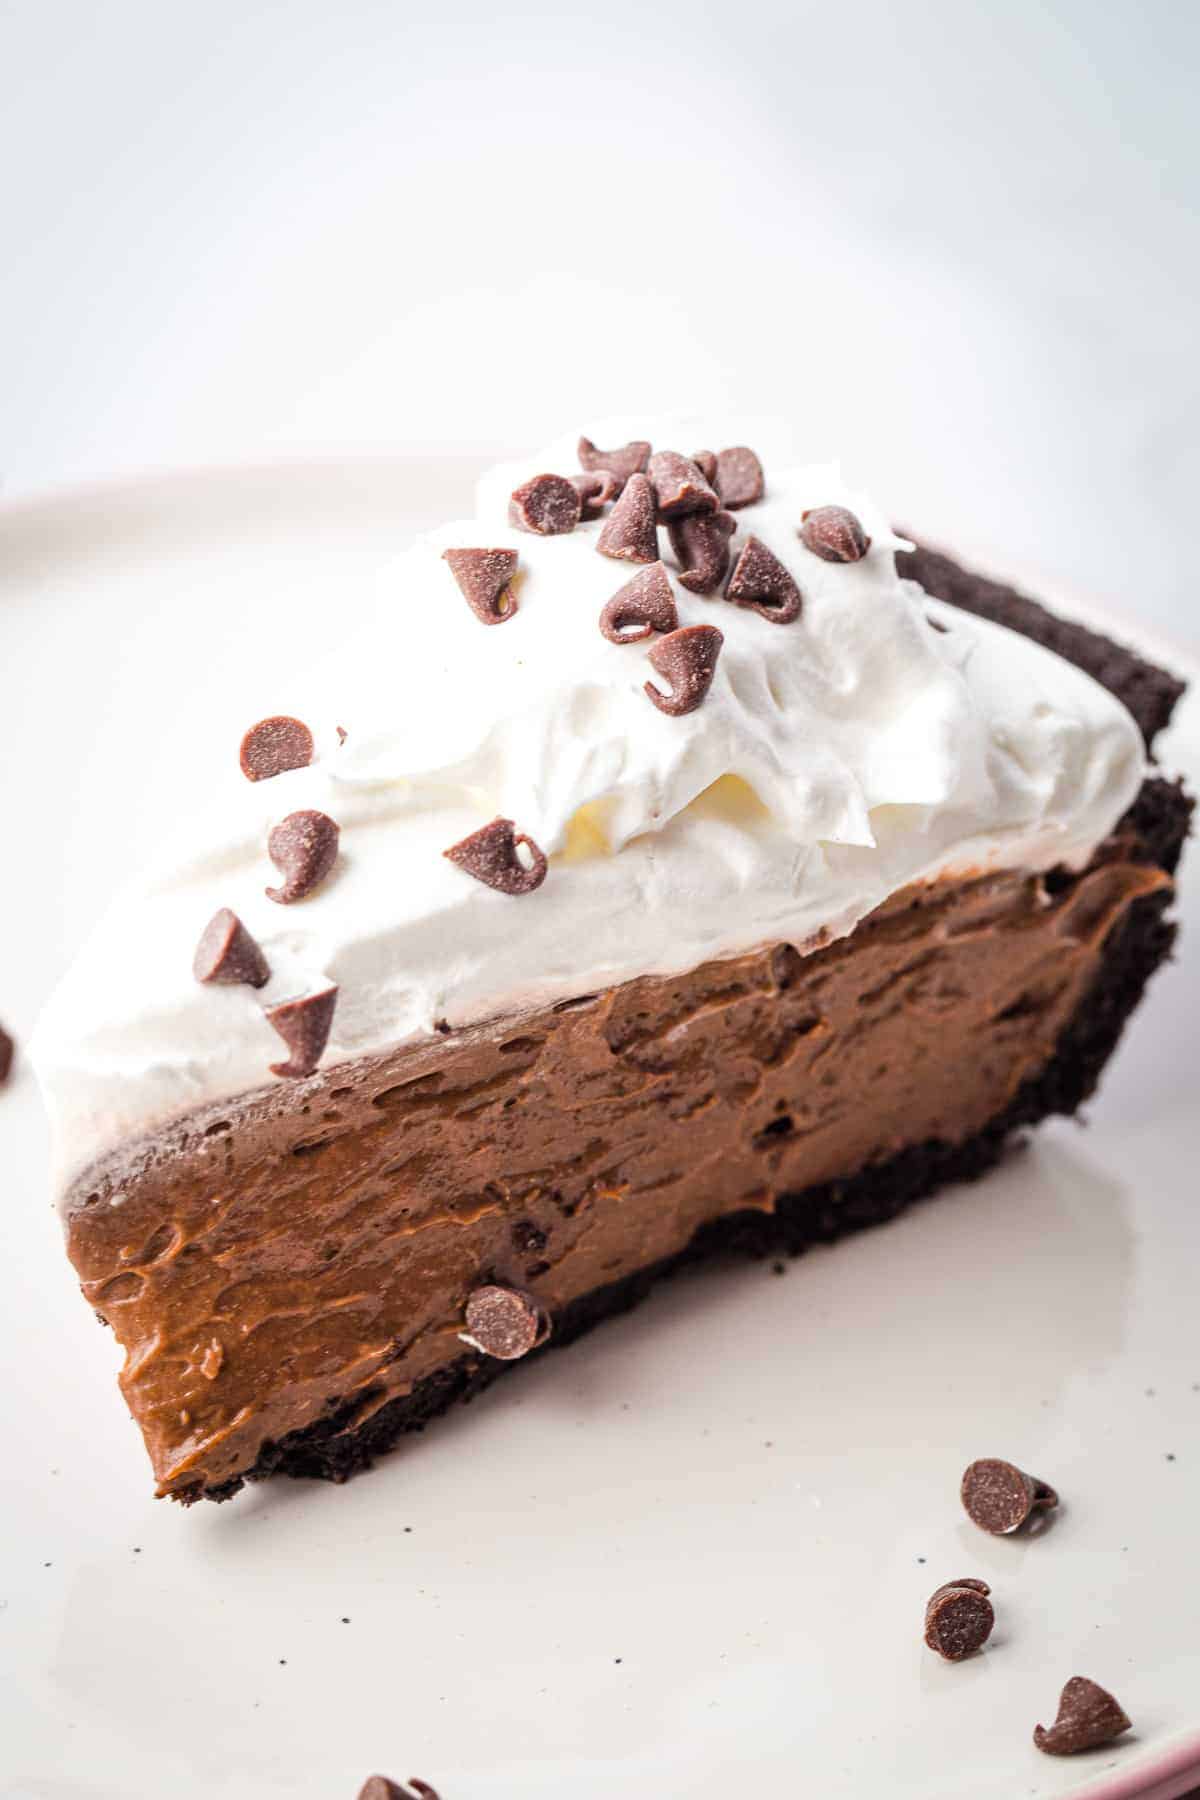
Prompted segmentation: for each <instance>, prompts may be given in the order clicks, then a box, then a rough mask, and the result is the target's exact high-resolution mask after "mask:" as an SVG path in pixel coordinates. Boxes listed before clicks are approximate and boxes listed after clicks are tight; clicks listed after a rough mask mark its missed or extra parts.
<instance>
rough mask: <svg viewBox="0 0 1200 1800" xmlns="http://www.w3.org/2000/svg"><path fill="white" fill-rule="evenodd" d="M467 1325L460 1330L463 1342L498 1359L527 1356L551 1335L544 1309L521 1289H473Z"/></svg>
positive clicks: (468, 1307)
mask: <svg viewBox="0 0 1200 1800" xmlns="http://www.w3.org/2000/svg"><path fill="white" fill-rule="evenodd" d="M466 1327H467V1329H466V1330H465V1331H462V1332H460V1333H459V1336H460V1337H461V1338H462V1339H463V1341H464V1343H468V1344H471V1345H472V1346H473V1347H474V1348H475V1349H476V1350H482V1351H483V1353H484V1355H485V1356H495V1357H497V1358H499V1360H500V1361H501V1362H514V1361H515V1360H516V1358H517V1357H518V1356H527V1355H528V1354H529V1352H530V1351H531V1350H536V1349H537V1347H538V1345H539V1344H544V1343H545V1341H546V1339H547V1338H548V1337H549V1335H550V1321H549V1319H548V1318H547V1316H546V1314H545V1312H544V1311H543V1310H542V1308H541V1307H540V1306H539V1305H538V1303H537V1301H536V1300H535V1299H534V1298H533V1296H532V1294H526V1293H523V1292H522V1291H521V1289H520V1288H508V1287H497V1286H489V1287H479V1288H476V1289H475V1292H474V1293H473V1294H472V1295H471V1298H470V1299H469V1300H468V1301H467V1312H466Z"/></svg>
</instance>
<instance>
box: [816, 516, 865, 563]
mask: <svg viewBox="0 0 1200 1800" xmlns="http://www.w3.org/2000/svg"><path fill="white" fill-rule="evenodd" d="M800 518H801V524H800V536H801V537H802V538H803V540H804V543H805V546H806V547H807V548H808V549H809V550H811V551H812V553H813V555H814V556H819V557H821V559H822V560H823V561H824V562H840V563H848V562H859V561H861V559H862V558H863V557H864V556H865V555H866V554H867V551H868V550H869V549H870V548H871V540H870V538H869V537H868V536H867V534H866V532H865V531H864V530H863V528H862V526H861V525H860V524H859V522H858V519H857V518H856V517H855V515H854V514H853V513H852V512H851V511H850V509H849V507H847V506H814V507H812V508H810V510H809V511H808V512H806V513H802V514H801V515H800Z"/></svg>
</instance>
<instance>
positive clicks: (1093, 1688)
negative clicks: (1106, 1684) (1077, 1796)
mask: <svg viewBox="0 0 1200 1800" xmlns="http://www.w3.org/2000/svg"><path fill="white" fill-rule="evenodd" d="M1130 1723H1131V1721H1130V1720H1129V1718H1128V1716H1127V1715H1126V1713H1125V1709H1124V1708H1123V1707H1122V1706H1120V1705H1119V1704H1118V1702H1117V1701H1116V1700H1114V1699H1113V1697H1112V1695H1111V1694H1110V1693H1109V1692H1108V1690H1107V1689H1106V1688H1102V1687H1101V1686H1100V1685H1099V1683H1098V1682H1095V1681H1089V1680H1088V1678H1087V1676H1086V1675H1072V1677H1071V1679H1070V1681H1068V1682H1067V1684H1066V1686H1065V1687H1064V1688H1063V1691H1062V1693H1061V1694H1060V1695H1059V1697H1058V1716H1057V1718H1056V1719H1055V1721H1054V1723H1053V1725H1051V1727H1050V1729H1049V1730H1048V1731H1047V1729H1046V1727H1045V1726H1044V1725H1038V1726H1035V1727H1034V1733H1033V1741H1034V1743H1035V1744H1036V1745H1037V1747H1038V1749H1039V1750H1044V1751H1045V1752H1046V1755H1047V1756H1074V1755H1075V1752H1076V1751H1077V1750H1094V1749H1095V1748H1096V1746H1097V1744H1108V1743H1111V1742H1112V1740H1113V1738H1116V1737H1120V1735H1121V1733H1122V1732H1123V1731H1128V1730H1129V1727H1130Z"/></svg>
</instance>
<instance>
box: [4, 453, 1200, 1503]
mask: <svg viewBox="0 0 1200 1800" xmlns="http://www.w3.org/2000/svg"><path fill="white" fill-rule="evenodd" d="M602 442H613V440H611V439H602ZM698 446H699V447H698ZM337 599H338V604H339V605H342V606H345V602H344V599H343V597H341V596H338V597H337ZM345 610H346V611H347V612H350V611H352V610H354V609H352V608H349V607H346V608H345ZM353 625H354V629H353V631H352V632H350V633H348V638H347V642H346V644H345V646H344V648H343V649H342V650H341V651H340V652H339V653H338V654H337V655H336V656H334V657H331V658H330V659H329V660H327V661H326V662H325V663H324V664H323V665H322V666H321V667H320V668H319V669H318V670H316V671H315V672H314V677H313V683H312V687H311V692H310V695H309V698H308V701H307V703H306V705H305V707H304V708H303V709H298V711H300V712H301V713H302V716H299V717H297V716H292V715H290V714H289V715H287V716H277V715H273V714H271V712H270V705H271V695H270V693H269V692H268V691H267V690H266V688H264V694H263V712H264V717H263V718H262V719H260V720H257V721H255V720H253V719H248V720H247V721H246V726H247V730H246V735H245V737H244V739H243V740H242V742H241V743H240V744H239V743H225V742H213V743H211V744H208V745H206V746H203V747H202V753H203V754H204V756H205V757H206V758H207V759H208V762H209V764H210V765H211V786H212V809H211V814H210V815H209V816H206V817H205V818H204V819H193V820H190V821H189V822H188V825H187V828H186V831H185V833H184V835H183V837H182V839H181V840H179V841H177V842H174V843H172V844H170V845H168V846H166V847H164V848H161V849H159V850H158V852H157V854H156V857H155V860H154V864H153V866H152V867H151V868H150V869H149V870H148V871H147V872H146V874H145V875H144V876H143V877H142V878H141V879H140V880H139V882H138V883H137V884H136V885H135V886H134V887H133V888H132V889H131V890H129V891H127V892H126V893H124V894H122V895H121V896H120V897H119V898H118V899H117V900H116V901H115V902H114V904H113V907H112V910H111V911H110V913H109V915H108V917H107V918H106V919H105V920H104V921H103V922H102V923H101V925H100V927H99V929H98V931H97V933H96V935H95V937H94V939H93V940H92V942H91V944H90V946H89V947H88V949H87V950H86V952H85V954H84V955H83V957H82V958H81V960H80V962H79V963H78V965H77V966H76V967H75V969H74V970H73V971H72V972H71V973H70V974H69V975H68V977H67V979H66V980H65V982H64V984H63V986H62V987H61V989H60V991H59V993H58V994H57V996H56V998H55V999H54V1001H53V1002H52V1004H51V1006H50V1008H49V1010H48V1012H47V1015H46V1018H45V1020H44V1022H43V1025H42V1027H41V1030H40V1033H39V1037H38V1042H37V1045H36V1060H37V1063H38V1066H39V1070H40V1074H41V1079H42V1081H43V1084H44V1087H45V1091H46V1094H47V1097H48V1101H49V1104H50V1107H51V1111H52V1113H53V1116H54V1121H55V1127H56V1142H57V1146H58V1171H59V1173H58V1181H59V1188H60V1193H61V1199H62V1205H63V1209H64V1216H65V1221H66V1233H67V1243H68V1249H69V1253H70V1256H71V1259H72V1261H73V1263H74V1264H75V1267H76V1269H77V1271H78V1273H79V1276H80V1279H81V1281H82V1284H83V1291H84V1293H85V1295H86V1297H87V1299H88V1302H89V1304H90V1305H91V1306H92V1307H94V1308H95V1310H96V1312H97V1313H98V1314H99V1315H100V1316H101V1318H102V1319H104V1320H105V1321H106V1322H107V1323H108V1324H109V1325H111V1327H112V1329H113V1331H114V1332H115V1334H116V1336H117V1338H118V1340H119V1342H120V1344H121V1345H122V1347H123V1349H124V1352H125V1365H124V1370H123V1373H122V1377H121V1384H122V1388H123V1390H124V1393H125V1398H126V1400H127V1402H128V1405H129V1408H130V1410H131V1412H132V1413H133V1416H134V1418H135V1419H136V1421H137V1423H138V1425H139V1426H140V1428H141V1430H142V1433H143V1436H144V1438H145V1442H146V1447H147V1449H148V1451H149V1453H150V1458H151V1461H152V1463H153V1466H154V1472H155V1476H156V1478H157V1482H158V1491H159V1492H160V1493H161V1494H166V1495H171V1496H172V1497H174V1498H176V1499H179V1500H184V1501H191V1500H196V1499H200V1498H210V1499H223V1498H225V1497H226V1496H228V1495H230V1494H232V1493H234V1492H235V1491H236V1490H237V1489H238V1488H239V1487H240V1486H241V1485H242V1483H243V1482H245V1481H246V1480H247V1479H249V1478H253V1477H257V1476H261V1475H265V1474H268V1473H271V1472H273V1471H277V1470H278V1471H282V1472H284V1473H287V1474H291V1475H311V1476H324V1477H327V1478H331V1479H335V1480H338V1479H341V1478H343V1477H345V1476H346V1475H348V1474H350V1473H352V1472H353V1471H355V1470H356V1469H359V1468H361V1467H363V1466H364V1465H366V1464H367V1463H369V1462H370V1461H371V1459H372V1458H373V1457H374V1456H375V1455H376V1454H377V1453H378V1452H380V1451H381V1450H384V1449H386V1448H387V1447H388V1446H389V1445H391V1444H392V1443H393V1442H394V1441H395V1440H396V1439H397V1438H398V1437H399V1436H400V1435H401V1434H402V1433H404V1432H406V1431H410V1430H413V1429H415V1428H417V1427H420V1426H422V1425H424V1424H425V1423H426V1422H427V1421H428V1420H429V1419H431V1418H432V1417H433V1416H434V1415H435V1414H437V1413H440V1412H442V1411H443V1410H444V1409H445V1408H446V1407H447V1406H449V1405H450V1404H451V1403H452V1402H453V1401H455V1400H458V1399H461V1398H463V1397H465V1396H467V1395H469V1394H471V1393H473V1392H474V1391H476V1390H477V1389H479V1388H480V1387H482V1386H483V1385H484V1384H486V1383H487V1382H489V1381H490V1380H492V1379H493V1378H494V1376H495V1375H496V1374H497V1373H499V1372H500V1371H501V1370H503V1369H504V1368H506V1367H508V1366H511V1365H512V1364H513V1363H515V1362H517V1361H519V1360H521V1359H522V1358H524V1357H525V1356H527V1355H531V1354H535V1353H537V1352H538V1351H539V1350H540V1348H541V1346H543V1345H555V1344H562V1343H565V1342H567V1341H569V1340H570V1339H571V1338H573V1337H575V1336H577V1335H578V1334H579V1332H580V1331H582V1330H584V1329H586V1328H587V1327H588V1326H589V1325H592V1324H594V1323H595V1322H596V1321H597V1320H599V1319H602V1318H604V1317H606V1316H607V1315H609V1314H611V1313H614V1312H616V1311H618V1310H620V1309H621V1308H623V1307H625V1306H628V1305H629V1304H631V1303H632V1302H633V1301H634V1300H636V1299H638V1298H639V1297H640V1296H641V1295H643V1294H644V1293H645V1292H646V1290H647V1289H648V1288H649V1287H650V1286H651V1285H652V1283H653V1282H654V1281H655V1280H656V1279H657V1278H658V1277H659V1276H661V1275H663V1274H665V1273H667V1272H668V1271H669V1270H671V1269H673V1268H675V1267H677V1266H678V1265H679V1263H680V1262H681V1261H683V1260H685V1259H687V1258H692V1257H696V1256H698V1255H701V1254H703V1253H705V1252H706V1251H709V1250H711V1249H715V1248H717V1247H721V1246H730V1245H737V1246H741V1245H744V1246H746V1247H748V1248H749V1249H750V1250H752V1251H756V1252H762V1251H766V1250H786V1251H793V1252H794V1251H798V1250H801V1249H803V1248H804V1247H805V1246H806V1245H808V1244H811V1243H813V1242H816V1241H825V1240H828V1239H831V1238H834V1237H836V1236H838V1235H839V1234H840V1233H842V1232H844V1231H848V1230H851V1229H854V1228H856V1227H858V1226H860V1225H866V1224H870V1223H873V1222H875V1221H878V1220H882V1219H887V1218H890V1217H891V1216H892V1215H893V1214H894V1213H896V1212H897V1211H898V1210H899V1209H900V1208H901V1207H903V1206H904V1205H906V1204H907V1203H908V1202H909V1201H910V1200H913V1199H915V1198H917V1197H918V1196H920V1195H922V1194H925V1193H928V1192H930V1191H931V1190H932V1189H933V1188H935V1187H936V1186H938V1185H939V1184H940V1183H941V1182H943V1181H946V1180H949V1179H957V1178H962V1177H965V1176H973V1175H977V1174H979V1173H980V1172H981V1171H982V1170H984V1169H986V1168H987V1167H988V1166H989V1165H990V1164H991V1163H992V1162H994V1160H995V1159H996V1157H997V1156H998V1155H999V1154H1000V1151H1001V1149H1002V1147H1003V1145H1004V1143H1005V1140H1006V1139H1007V1138H1008V1137H1009V1136H1010V1135H1011V1134H1012V1133H1013V1132H1014V1130H1016V1129H1017V1128H1019V1127H1021V1126H1025V1125H1028V1124H1030V1123H1032V1122H1034V1121H1036V1120H1037V1119H1039V1118H1042V1117H1043V1116H1045V1115H1046V1114H1048V1113H1053V1112H1073V1111H1074V1110H1075V1109H1076V1108H1077V1107H1078V1106H1079V1105H1080V1103H1081V1102H1082V1101H1083V1100H1084V1099H1085V1098H1086V1097H1087V1096H1088V1095H1089V1094H1090V1093H1091V1091H1092V1089H1093V1088H1094V1086H1095V1083H1096V1080H1097V1077H1098V1076H1099V1073H1100V1070H1101V1068H1102V1067H1103V1065H1104V1062H1105V1060H1106V1059H1107V1057H1108V1056H1109V1054H1110V1053H1111V1051H1112V1049H1113V1047H1114V1045H1115V1044H1116V1042H1117V1039H1118V1037H1119V1035H1120V1033H1121V1030H1122V1027H1123V1025H1124V1023H1125V1020H1126V1018H1127V1017H1128V1015H1129V1013H1130V1011H1131V1010H1132V1008H1133V1007H1134V1006H1135V1005H1136V1003H1137V1001H1138V998H1139V996H1140V995H1141V992H1142V989H1143V987H1144V985H1145V982H1146V980H1147V978H1148V976H1149V975H1150V974H1151V973H1152V971H1153V970H1154V969H1155V967H1156V966H1157V965H1158V964H1159V963H1160V962H1161V961H1162V960H1163V958H1164V956H1165V955H1166V953H1167V951H1168V949H1169V947H1170V944H1171V939H1172V934H1173V926H1172V924H1171V922H1170V919H1169V916H1168V913H1169V907H1170V902H1171V896H1172V884H1171V874H1172V871H1173V869H1174V867H1175V864H1176V861H1177V858H1178V856H1179V852H1180V848H1181V845H1182V842H1183V838H1184V835H1185V833H1186V830H1187V823H1188V815H1189V804H1190V803H1189V801H1188V799H1187V798H1186V796H1185V795H1184V794H1183V792H1182V791H1181V789H1180V787H1179V785H1178V784H1176V783H1173V782H1172V781H1171V780H1169V779H1168V778H1167V777H1165V776H1163V775H1161V774H1158V773H1156V772H1154V770H1153V769H1152V768H1151V767H1150V766H1149V764H1148V761H1147V757H1148V754H1149V750H1150V746H1151V745H1152V742H1153V739H1154V736H1155V734H1156V733H1157V732H1158V731H1159V730H1160V729H1161V728H1162V726H1163V725H1164V724H1165V723H1166V721H1167V719H1168V717H1169V715H1170V712H1171V709H1172V707H1173V705H1174V703H1175V701H1176V700H1177V699H1178V697H1179V694H1180V691H1181V688H1180V684H1179V683H1178V682H1177V681H1175V680H1174V679H1173V678H1172V677H1171V676H1170V675H1168V674H1166V673H1164V672H1163V671H1161V670H1159V669H1156V668H1153V667H1151V666H1150V665H1149V664H1147V663H1146V662H1144V661H1142V660H1141V659H1140V658H1139V657H1138V656H1136V655H1134V654H1132V653H1131V652H1130V651H1127V650H1124V649H1122V648H1120V647H1119V646H1117V645H1115V644H1113V643H1110V642H1108V641H1107V640H1106V639H1103V638H1100V637H1098V636H1096V635H1094V634H1093V633H1092V632H1090V631H1088V630H1085V629H1084V628H1082V627H1081V626H1079V625H1077V624H1072V623H1068V622H1065V621H1063V620H1061V619H1057V618H1055V617H1053V616H1052V615H1050V614H1049V613H1047V612H1045V611H1044V610H1043V609H1042V608H1040V607H1039V606H1037V605H1036V604H1034V603H1033V602H1032V601H1029V600H1026V599H1024V598H1022V597H1021V596H1019V595H1017V594H1015V593H1014V592H1012V591H1011V590H1010V589H1007V588H1004V587H1001V586H998V585H996V584H995V583H992V582H989V581H985V580H982V579H980V578H979V577H976V576H973V575H970V574H967V573H966V572H964V571H963V570H962V569H960V568H958V567H957V566H956V565H955V564H953V563H952V562H950V561H948V560H947V559H946V558H944V557H943V556H940V555H937V554H935V553H933V552H932V551H929V550H926V549H923V548H915V549H914V548H913V547H912V546H911V545H909V544H907V543H906V542H905V541H904V540H903V539H901V538H899V537H898V536H897V535H896V534H895V533H894V532H893V530H892V529H891V527H890V526H889V524H888V522H887V519H886V517H885V515H883V514H881V513H879V512H877V511H876V510H875V509H874V507H872V506H871V505H870V504H869V502H868V501H866V500H865V499H863V498H862V497H860V496H858V495H856V494H854V493H852V492H849V491H847V489H846V488H845V486H844V484H843V482H842V480H841V478H840V476H839V474H838V472H837V470H836V469H834V468H828V467H809V468H799V469H788V468H787V467H784V466H778V467H777V466H774V465H773V464H772V463H770V462H768V463H767V466H766V467H765V469H764V468H763V466H762V464H761V463H760V460H759V458H758V456H757V455H756V454H755V452H754V449H753V448H752V447H750V448H748V447H745V446H739V445H729V444H727V443H726V442H725V441H724V438H715V437H713V438H709V440H708V444H707V447H705V446H704V445H703V441H702V440H701V439H700V438H699V437H696V438H692V439H684V438H681V437H680V436H679V435H677V434H676V435H669V436H668V435H665V434H663V433H661V432H660V433H658V434H656V433H655V432H654V431H652V430H648V431H646V432H644V433H641V434H638V436H637V437H635V438H631V439H630V440H629V441H626V436H625V435H623V436H622V437H621V439H620V440H619V441H617V442H616V443H615V447H614V448H611V449H604V448H599V447H597V446H596V445H595V444H593V443H592V442H591V441H590V440H588V439H584V440H582V442H581V443H580V444H579V445H578V446H577V445H576V444H575V442H574V441H572V442H571V443H569V444H563V445H559V446H556V447H554V448H553V449H552V450H551V451H549V452H547V453H546V454H545V455H543V456H542V457H540V458H539V459H538V460H537V461H536V462H534V463H528V464H525V465H523V466H521V467H517V468H512V469H508V470H504V471H501V472H500V473H498V474H496V475H493V476H492V477H490V478H489V479H488V480H487V481H486V482H485V483H484V486H483V489H482V490H481V499H480V506H479V511H478V513H477V515H476V516H475V517H474V518H473V519H470V520H467V521H465V522H461V523H458V524H455V525H451V526H448V527H446V528H444V529H442V530H440V531H437V532H435V533H433V534H432V535H431V536H429V537H428V538H426V539H424V540H423V541H421V542H420V543H419V544H418V545H417V546H416V547H415V548H414V549H412V550H411V551H410V552H408V553H407V555H405V556H404V557H403V558H402V559H401V560H400V562H399V564H398V565H397V566H395V567H394V568H393V569H392V570H390V571H389V573H388V576H387V579H386V581H385V582H384V583H383V584H382V586H381V589H380V592H379V594H378V595H377V596H375V597H374V598H372V599H370V600H369V601H367V602H365V603H364V604H363V605H362V607H361V609H360V610H359V616H358V617H356V618H355V619H354V621H353Z"/></svg>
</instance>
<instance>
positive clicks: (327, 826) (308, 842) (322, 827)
mask: <svg viewBox="0 0 1200 1800" xmlns="http://www.w3.org/2000/svg"><path fill="white" fill-rule="evenodd" d="M340 835H341V834H340V832H339V831H338V827H337V825H336V824H335V823H334V821H333V820H332V819H331V818H330V817H329V814H328V813H323V812H316V811H315V810H313V809H312V808H310V807H306V808H305V809H304V810H303V811H301V812H294V813H289V814H288V816H287V818H286V819H281V820H280V822H279V824H278V825H276V826H275V827H274V828H273V830H272V832H271V835H270V837H269V838H268V839H267V855H268V856H269V857H270V858H271V861H272V862H273V863H274V864H275V867H276V868H277V869H278V870H279V873H280V874H281V875H282V876H283V885H282V886H281V887H277V888H271V887H269V888H268V889H267V899H268V900H276V901H278V903H279V905H280V906H290V905H291V904H292V902H293V901H294V900H303V898H304V896H305V895H306V894H311V893H312V891H313V889H314V888H315V887H317V886H319V884H320V883H321V882H322V881H324V879H325V877H326V876H327V875H328V873H329V871H330V869H332V867H333V865H334V863H335V862H336V861H337V853H338V839H339V837H340Z"/></svg>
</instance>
